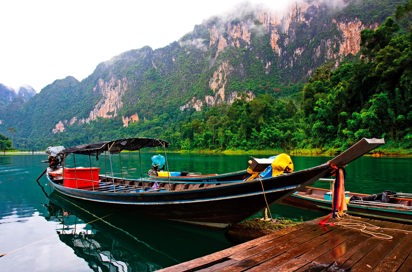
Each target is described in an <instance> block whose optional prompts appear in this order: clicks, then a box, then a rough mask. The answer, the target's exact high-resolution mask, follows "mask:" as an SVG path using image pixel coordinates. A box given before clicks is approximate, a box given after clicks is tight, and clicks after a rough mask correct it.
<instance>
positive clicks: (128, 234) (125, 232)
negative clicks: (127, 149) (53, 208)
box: [0, 197, 179, 263]
mask: <svg viewBox="0 0 412 272" xmlns="http://www.w3.org/2000/svg"><path fill="white" fill-rule="evenodd" d="M60 198H61V199H62V200H64V201H67V202H69V203H70V204H72V205H73V206H75V207H77V208H79V209H81V210H82V211H84V212H86V213H88V214H90V215H91V216H93V217H96V218H95V219H93V220H91V221H88V222H86V223H85V224H91V223H94V222H96V221H99V220H100V221H102V222H104V223H105V224H107V225H109V226H110V227H112V228H114V229H117V230H119V231H121V232H123V233H124V234H126V235H127V236H129V237H131V238H132V239H133V240H135V241H137V242H139V243H141V244H143V245H145V246H146V247H148V248H149V249H151V250H153V251H154V252H157V253H160V254H162V255H164V256H166V257H167V258H169V259H171V260H173V261H174V262H176V263H178V262H179V261H178V260H177V259H175V258H173V257H172V256H170V255H168V254H166V253H164V252H162V251H160V250H157V249H155V248H153V247H152V246H150V245H149V244H147V243H146V242H144V241H142V240H139V239H138V238H137V237H135V236H133V235H132V234H130V233H129V232H127V231H125V230H123V229H121V228H119V227H116V226H115V225H113V224H111V223H110V222H108V221H106V220H104V218H106V217H109V216H111V215H112V214H106V215H105V216H101V217H98V216H97V215H95V214H93V213H91V212H90V211H88V210H86V209H84V208H83V207H81V206H79V205H77V204H75V203H73V202H71V201H70V200H68V199H64V198H62V197H60ZM54 236H55V234H53V235H49V236H46V237H44V238H42V239H39V240H37V241H34V242H31V243H29V244H26V245H24V246H22V247H19V248H16V249H14V250H12V251H9V252H4V253H0V258H1V257H3V256H6V255H9V254H11V253H14V252H16V251H19V250H21V249H23V248H26V247H29V246H31V245H34V244H37V243H39V242H41V241H43V240H47V239H50V238H52V237H54Z"/></svg>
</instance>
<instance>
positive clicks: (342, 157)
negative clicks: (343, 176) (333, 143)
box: [329, 138, 385, 167]
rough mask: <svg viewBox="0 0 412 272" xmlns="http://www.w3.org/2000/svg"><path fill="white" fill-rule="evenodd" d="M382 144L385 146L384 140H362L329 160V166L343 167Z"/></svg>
mask: <svg viewBox="0 0 412 272" xmlns="http://www.w3.org/2000/svg"><path fill="white" fill-rule="evenodd" d="M383 144H385V140H384V139H376V138H372V139H367V138H362V139H361V140H360V141H359V142H357V143H355V144H354V145H352V146H351V147H350V148H348V149H347V150H345V151H344V152H343V153H341V154H339V155H338V156H336V157H335V158H333V159H332V160H330V161H329V164H330V165H333V166H336V167H345V166H346V165H347V164H348V163H350V162H352V161H354V160H356V159H357V158H359V157H361V156H363V155H364V154H366V153H368V152H369V151H371V150H373V149H375V148H376V147H378V146H380V145H383Z"/></svg>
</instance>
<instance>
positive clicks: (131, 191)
mask: <svg viewBox="0 0 412 272" xmlns="http://www.w3.org/2000/svg"><path fill="white" fill-rule="evenodd" d="M383 143H384V141H383V139H362V140H360V141H359V142H357V143H356V144H354V145H353V146H352V147H350V148H349V149H347V150H346V151H344V152H342V153H341V154H339V155H338V156H336V157H335V158H333V159H332V160H330V161H329V162H327V163H325V164H322V165H319V166H316V167H312V168H308V169H305V170H301V171H296V172H293V173H284V174H281V175H278V176H275V177H268V178H255V179H253V180H251V181H244V178H243V175H244V174H245V171H240V172H234V173H228V174H223V175H220V177H219V178H217V177H216V176H214V177H213V176H210V178H207V179H202V178H199V177H196V179H194V180H188V179H187V178H185V179H184V180H182V181H178V180H177V181H176V180H171V179H134V180H127V179H123V178H115V177H110V178H109V177H108V176H103V175H99V168H96V167H88V168H85V167H75V168H73V169H71V168H67V167H64V161H65V158H66V157H67V156H68V155H70V154H79V155H88V156H93V157H96V158H98V156H99V155H100V154H101V153H103V152H108V153H109V154H117V153H120V152H121V151H122V150H129V151H135V150H140V149H141V148H143V147H159V146H162V147H165V146H167V145H168V143H167V142H165V141H162V140H158V139H150V138H126V139H118V140H114V141H108V142H99V143H94V144H86V145H80V146H76V147H72V148H66V149H61V148H60V147H59V148H56V149H54V148H50V149H48V152H47V153H48V154H49V167H50V169H53V170H52V171H49V172H48V175H47V177H48V178H49V182H50V185H51V187H52V188H54V189H55V191H57V192H58V193H60V194H63V195H65V196H68V197H71V198H74V199H77V200H81V201H87V202H90V203H96V204H99V205H103V206H104V207H115V208H122V209H128V211H130V212H137V216H138V215H139V214H141V215H149V216H153V217H157V218H161V219H168V220H178V221H184V222H188V223H193V224H202V225H208V226H213V227H225V226H227V225H229V224H232V223H237V222H240V221H242V220H244V219H246V218H248V217H249V216H251V215H253V214H254V213H256V212H258V211H260V210H262V209H263V208H265V207H267V206H268V205H269V204H271V203H273V202H275V201H279V200H280V199H282V198H284V197H286V196H288V195H289V194H291V193H293V192H295V191H296V190H298V189H299V188H300V187H301V186H305V185H309V184H312V183H313V182H315V181H316V180H318V179H319V178H323V177H325V176H328V175H329V174H330V173H331V172H332V171H335V170H336V169H337V168H339V167H345V166H346V165H347V164H348V163H350V162H351V161H353V160H355V159H356V158H359V157H360V156H362V155H363V154H365V153H367V152H369V151H370V150H372V149H374V148H375V147H377V146H379V145H381V144H383ZM59 170H61V171H59ZM239 175H240V176H242V178H240V176H239ZM112 187H113V188H112Z"/></svg>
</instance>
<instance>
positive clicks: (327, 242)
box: [160, 216, 412, 272]
mask: <svg viewBox="0 0 412 272" xmlns="http://www.w3.org/2000/svg"><path fill="white" fill-rule="evenodd" d="M325 221H327V222H326V224H323V223H322V222H325ZM411 238H412V225H407V224H399V223H392V222H387V221H378V220H371V219H366V218H359V217H353V216H345V217H344V218H343V219H341V220H334V219H333V220H327V218H326V217H323V218H318V219H316V220H313V221H308V222H304V223H302V224H299V225H297V226H294V227H290V228H287V229H284V230H281V231H277V232H274V233H272V234H269V235H266V236H263V237H260V238H257V239H254V240H251V241H248V242H245V243H242V244H239V245H236V246H233V247H231V248H227V249H224V250H222V251H219V252H216V253H213V254H210V255H207V256H204V257H200V258H197V259H194V260H191V261H188V262H184V263H181V264H177V265H174V266H171V267H168V268H165V269H162V270H160V271H162V272H172V271H173V272H175V271H179V272H180V271H231V272H232V271H351V272H353V271H362V272H363V271H385V272H387V271H399V272H403V271H404V272H411V271H412V239H411Z"/></svg>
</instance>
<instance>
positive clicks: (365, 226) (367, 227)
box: [335, 219, 393, 240]
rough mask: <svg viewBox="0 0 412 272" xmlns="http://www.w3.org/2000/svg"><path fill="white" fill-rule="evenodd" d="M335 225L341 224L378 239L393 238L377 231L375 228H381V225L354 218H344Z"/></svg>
mask: <svg viewBox="0 0 412 272" xmlns="http://www.w3.org/2000/svg"><path fill="white" fill-rule="evenodd" d="M335 225H338V226H342V227H344V228H347V229H353V230H359V231H360V232H362V233H366V234H369V235H371V236H373V237H375V238H378V239H383V240H391V239H393V236H392V235H389V234H386V233H380V232H377V230H379V229H382V228H381V227H379V226H376V225H373V224H370V223H367V222H362V221H358V220H354V219H344V220H342V221H338V222H335Z"/></svg>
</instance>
